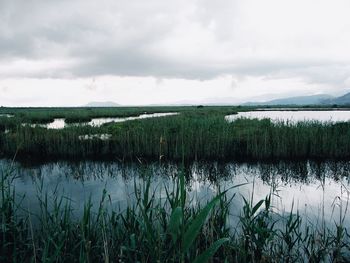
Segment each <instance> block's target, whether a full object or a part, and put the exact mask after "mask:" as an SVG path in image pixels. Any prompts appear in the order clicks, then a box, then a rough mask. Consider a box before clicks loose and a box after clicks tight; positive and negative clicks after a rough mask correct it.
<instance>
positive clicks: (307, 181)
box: [0, 159, 350, 224]
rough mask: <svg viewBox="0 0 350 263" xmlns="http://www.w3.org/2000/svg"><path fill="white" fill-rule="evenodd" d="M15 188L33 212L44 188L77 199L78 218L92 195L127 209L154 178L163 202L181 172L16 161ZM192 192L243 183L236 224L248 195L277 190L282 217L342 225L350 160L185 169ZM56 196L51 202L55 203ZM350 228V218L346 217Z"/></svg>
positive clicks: (202, 194) (5, 164) (210, 192)
mask: <svg viewBox="0 0 350 263" xmlns="http://www.w3.org/2000/svg"><path fill="white" fill-rule="evenodd" d="M10 166H11V162H10V161H8V160H4V159H3V160H0V167H1V168H2V169H3V170H5V169H8V168H9V167H10ZM12 167H14V168H13V174H12V175H13V176H15V177H16V179H15V180H14V186H15V188H16V192H17V196H18V198H20V197H21V196H23V195H25V198H24V200H23V202H22V204H23V205H24V207H26V208H27V209H29V210H30V211H31V212H34V213H35V212H38V201H37V194H38V189H42V190H43V193H46V192H47V193H48V195H49V200H51V199H52V198H53V195H54V193H56V194H57V195H59V196H64V197H65V198H67V200H71V201H72V204H73V207H74V209H75V213H76V214H78V215H79V214H80V213H82V210H83V204H84V202H85V201H87V200H88V199H89V198H90V197H91V200H92V202H93V203H94V205H95V206H94V208H95V209H96V208H97V207H98V205H99V201H100V199H101V197H102V192H103V190H104V189H106V190H107V193H108V199H109V200H110V202H111V204H112V206H113V208H114V209H121V210H123V209H124V208H125V207H126V206H127V205H128V204H131V203H132V202H133V192H134V183H136V185H139V186H142V185H143V184H144V182H145V180H146V179H145V178H148V177H149V176H150V178H151V181H152V185H151V187H152V189H154V190H155V191H156V195H157V196H158V197H161V198H165V197H166V193H165V187H168V188H170V189H171V187H172V186H173V185H174V181H175V178H176V177H177V175H178V174H179V166H177V165H175V164H164V165H158V164H150V165H140V164H128V165H122V164H119V163H110V162H90V161H89V162H88V161H85V162H78V163H69V162H55V163H49V164H43V165H38V166H34V167H33V166H32V167H25V166H22V165H21V164H19V163H15V164H14V165H13V166H12ZM185 171H186V174H187V178H188V180H187V189H188V191H189V195H190V197H191V198H190V199H192V200H193V202H192V204H196V203H201V202H202V203H203V202H206V201H208V200H209V199H210V198H211V197H213V196H214V195H215V194H216V193H217V192H218V189H219V188H220V189H221V190H224V189H229V188H230V187H232V186H234V185H238V184H242V183H246V185H244V186H241V187H239V188H236V189H232V190H230V191H229V195H233V194H234V193H236V196H235V198H234V199H233V201H232V203H231V207H230V209H231V214H232V217H231V218H230V220H231V221H232V224H233V223H235V222H237V217H238V215H239V213H240V212H241V208H242V205H243V200H242V196H244V197H246V198H250V197H251V196H252V193H254V200H255V202H257V201H259V200H261V199H263V198H265V197H266V196H267V195H268V194H269V193H271V192H273V196H272V204H273V206H274V208H273V209H274V211H275V212H276V213H277V214H278V215H283V214H284V213H286V212H290V211H291V210H292V208H294V210H293V211H294V212H296V210H299V213H300V214H301V215H302V216H303V217H304V218H307V219H308V220H311V221H312V222H314V223H318V222H320V220H321V219H322V216H323V215H324V218H325V219H326V221H328V222H333V220H336V221H339V215H340V214H339V213H340V212H341V210H342V211H343V212H344V210H345V207H346V205H347V203H348V200H349V192H348V190H350V181H349V180H350V177H349V175H350V162H336V163H334V162H333V163H327V162H324V163H315V162H309V161H308V162H279V163H277V164H262V163H260V164H259V163H258V164H248V163H226V164H217V163H209V164H208V163H206V164H198V163H193V164H192V165H189V166H188V167H186V169H185ZM50 198H51V199H50ZM346 223H347V224H350V216H347V217H346Z"/></svg>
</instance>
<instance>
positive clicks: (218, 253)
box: [0, 173, 350, 262]
mask: <svg viewBox="0 0 350 263" xmlns="http://www.w3.org/2000/svg"><path fill="white" fill-rule="evenodd" d="M1 176H2V177H1V182H0V191H1V193H0V194H1V199H0V201H1V202H0V262H322V261H324V262H348V261H349V259H350V242H349V241H350V240H349V238H350V237H349V234H348V232H347V231H348V226H345V225H344V224H343V222H342V220H340V221H339V222H337V224H336V229H335V230H331V229H327V228H324V227H321V228H320V227H318V226H316V225H312V224H311V223H306V228H304V227H303V225H302V218H301V217H300V216H299V215H298V213H297V214H293V211H291V213H290V214H288V215H286V216H283V217H281V216H280V215H278V214H276V213H274V212H273V209H272V207H271V195H269V196H267V197H266V199H264V200H258V201H257V202H253V196H252V198H251V200H244V205H243V207H241V208H239V207H237V209H241V215H240V217H239V223H238V224H237V225H236V226H230V225H228V219H229V217H230V214H229V205H230V200H231V198H238V197H236V196H228V192H226V191H223V192H220V191H219V192H218V194H217V195H216V196H215V197H214V198H213V199H212V200H211V201H209V202H208V203H207V204H204V205H194V204H193V203H192V200H190V199H188V195H187V193H186V188H185V178H184V175H183V174H180V175H179V177H178V179H177V183H176V184H175V185H174V186H173V188H166V187H165V193H166V197H165V198H158V197H157V192H156V190H151V187H150V181H146V183H144V184H142V185H136V183H135V187H134V189H135V192H134V197H135V202H134V203H132V204H130V205H129V206H127V207H126V209H124V210H122V211H119V210H115V209H113V207H112V203H111V200H110V196H109V195H108V193H107V192H106V191H104V192H103V195H102V198H101V201H100V203H99V204H93V203H91V201H88V202H86V203H85V204H81V205H83V206H84V210H83V214H82V215H81V216H80V217H77V216H76V215H74V211H73V210H72V205H71V203H70V200H67V199H65V198H64V197H63V196H57V195H48V194H47V193H44V192H42V191H40V190H39V191H38V195H37V198H38V200H39V201H40V212H39V213H37V214H33V213H31V211H28V209H26V208H25V206H24V205H23V203H22V202H21V200H22V198H21V197H18V196H17V195H16V193H15V189H14V188H13V187H12V186H11V177H10V176H9V175H8V174H7V173H2V175H1ZM95 206H97V207H95Z"/></svg>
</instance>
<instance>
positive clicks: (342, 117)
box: [225, 110, 350, 123]
mask: <svg viewBox="0 0 350 263" xmlns="http://www.w3.org/2000/svg"><path fill="white" fill-rule="evenodd" d="M239 118H247V119H259V120H262V119H271V121H272V122H280V121H284V122H289V123H296V122H299V121H319V122H332V123H334V122H346V121H350V111H345V110H334V111H321V110H315V111H314V110H307V111H305V110H304V111H302V110H298V111H297V110H259V111H247V112H239V113H238V114H235V115H228V116H226V117H225V119H226V120H227V121H230V122H232V121H235V120H237V119H239Z"/></svg>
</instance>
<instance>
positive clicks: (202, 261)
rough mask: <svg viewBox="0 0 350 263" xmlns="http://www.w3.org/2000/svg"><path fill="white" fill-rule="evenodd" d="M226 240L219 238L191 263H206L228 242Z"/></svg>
mask: <svg viewBox="0 0 350 263" xmlns="http://www.w3.org/2000/svg"><path fill="white" fill-rule="evenodd" d="M228 241H229V239H228V238H221V239H219V240H217V241H215V242H214V243H213V244H212V245H211V246H210V247H209V248H208V249H207V250H206V251H204V252H203V253H202V254H200V255H199V256H198V257H197V258H196V259H195V260H194V261H193V263H206V262H208V260H209V259H210V258H212V257H213V256H214V254H215V253H216V251H218V249H219V248H220V247H221V246H222V245H223V244H224V243H226V242H228Z"/></svg>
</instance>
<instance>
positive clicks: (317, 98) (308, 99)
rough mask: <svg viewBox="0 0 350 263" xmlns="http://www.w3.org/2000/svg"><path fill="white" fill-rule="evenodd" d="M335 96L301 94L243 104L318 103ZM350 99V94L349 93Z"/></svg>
mask: <svg viewBox="0 0 350 263" xmlns="http://www.w3.org/2000/svg"><path fill="white" fill-rule="evenodd" d="M333 99H334V97H333V96H331V95H327V94H319V95H311V96H299V97H290V98H282V99H275V100H270V101H263V102H247V103H244V104H243V105H247V106H255V105H270V106H273V105H317V104H323V103H324V102H325V101H328V100H329V101H330V100H333ZM349 99H350V95H349Z"/></svg>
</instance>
